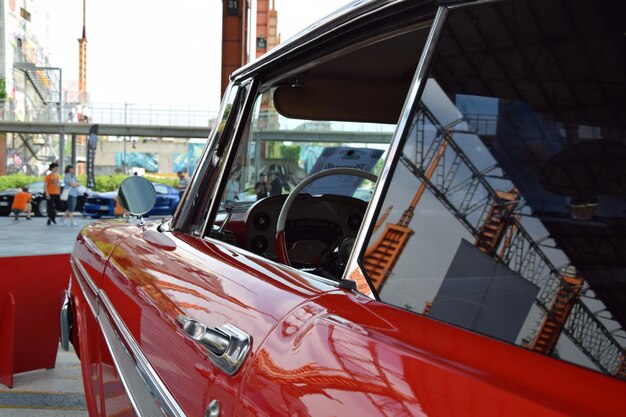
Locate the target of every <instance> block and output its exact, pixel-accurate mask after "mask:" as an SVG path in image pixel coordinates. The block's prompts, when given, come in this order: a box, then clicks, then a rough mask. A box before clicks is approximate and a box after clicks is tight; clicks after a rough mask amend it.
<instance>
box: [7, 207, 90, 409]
mask: <svg viewBox="0 0 626 417" xmlns="http://www.w3.org/2000/svg"><path fill="white" fill-rule="evenodd" d="M46 221H47V218H45V217H33V218H32V219H31V220H26V217H24V216H22V217H20V219H19V220H18V221H15V220H14V218H13V217H12V216H9V217H4V216H0V256H2V257H11V256H28V255H46V254H60V253H70V252H71V251H72V247H73V246H74V241H75V240H76V236H77V234H78V232H79V231H80V229H81V228H82V227H83V226H85V225H86V224H88V223H91V222H93V221H94V220H93V219H84V218H83V217H82V216H80V215H79V214H78V215H77V216H76V217H75V221H76V223H78V226H74V227H67V226H64V225H63V224H62V222H63V216H58V217H57V224H56V225H50V226H47V225H46ZM70 346H71V345H70ZM86 416H88V413H87V406H86V404H85V395H84V391H83V382H82V377H81V370H80V362H79V360H78V357H77V356H76V354H75V353H74V351H73V350H70V351H69V352H64V351H62V350H59V352H58V354H57V360H56V367H55V368H54V369H39V370H35V371H31V372H24V373H20V374H15V376H14V386H13V388H12V389H9V388H7V387H6V386H4V385H2V384H0V417H86Z"/></svg>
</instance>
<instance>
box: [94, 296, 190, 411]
mask: <svg viewBox="0 0 626 417" xmlns="http://www.w3.org/2000/svg"><path fill="white" fill-rule="evenodd" d="M99 294H100V302H101V304H102V306H103V307H104V309H103V311H104V312H106V313H107V314H106V315H105V314H101V316H100V317H101V319H105V317H106V316H107V315H108V316H110V317H111V319H112V321H113V324H112V325H111V323H107V324H108V325H111V329H110V330H111V331H112V332H113V335H114V336H115V337H116V338H117V339H118V341H119V342H120V343H122V346H121V347H123V348H124V350H125V352H126V353H127V354H128V359H129V360H130V361H132V363H133V364H134V366H135V368H134V370H135V371H136V372H137V373H138V375H139V376H140V377H141V381H142V382H143V383H144V385H145V387H146V389H147V390H148V392H149V393H150V395H151V396H152V397H153V398H154V400H155V406H157V407H158V408H159V409H160V411H162V413H163V414H164V415H166V416H175V417H178V416H180V417H183V416H185V413H184V411H183V410H182V408H181V407H180V405H179V404H178V403H177V402H176V400H175V399H174V397H173V396H172V394H171V393H170V392H169V391H168V389H167V387H166V386H165V384H164V383H163V381H162V380H161V378H160V377H159V375H158V374H157V372H156V370H155V369H154V368H153V367H152V365H151V364H150V362H149V361H148V359H147V358H146V357H145V355H144V354H143V353H142V352H141V349H140V348H139V345H138V344H137V342H136V341H135V339H134V337H133V336H132V334H131V333H130V331H129V330H128V328H127V327H126V325H125V324H124V322H123V321H122V319H121V318H120V316H119V314H118V313H117V311H116V310H115V308H114V307H113V305H112V304H111V302H110V301H109V299H108V297H107V296H106V294H104V293H103V292H102V291H100V292H99ZM106 319H108V317H106ZM103 321H104V320H101V327H102V329H103V333H104V326H102V322H103ZM113 335H111V333H110V332H109V334H108V335H107V334H106V333H105V339H106V342H107V345H108V346H109V348H111V344H112V343H113V342H115V340H114V339H113V338H112V336H113ZM111 353H112V355H113V350H111ZM118 353H119V352H118ZM120 359H121V358H120ZM116 365H117V364H116ZM118 371H119V372H120V375H122V376H124V377H125V378H127V379H132V375H129V374H128V369H126V368H123V367H119V368H118ZM126 389H127V392H128V393H129V396H133V395H141V394H140V393H137V392H133V391H134V390H135V387H134V386H133V387H130V388H129V387H128V386H126ZM159 406H160V407H159ZM136 411H137V412H138V413H139V411H138V410H137V409H136ZM139 415H141V416H143V415H144V414H141V413H139Z"/></svg>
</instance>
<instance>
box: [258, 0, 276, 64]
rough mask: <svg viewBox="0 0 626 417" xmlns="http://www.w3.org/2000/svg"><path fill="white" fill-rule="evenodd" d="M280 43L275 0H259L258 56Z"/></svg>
mask: <svg viewBox="0 0 626 417" xmlns="http://www.w3.org/2000/svg"><path fill="white" fill-rule="evenodd" d="M279 43H280V36H279V35H278V12H277V11H276V8H275V7H274V0H271V7H270V0H257V15H256V57H257V58H258V57H260V56H261V55H263V54H264V53H266V52H267V51H269V50H270V49H272V48H274V47H275V46H276V45H278V44H279Z"/></svg>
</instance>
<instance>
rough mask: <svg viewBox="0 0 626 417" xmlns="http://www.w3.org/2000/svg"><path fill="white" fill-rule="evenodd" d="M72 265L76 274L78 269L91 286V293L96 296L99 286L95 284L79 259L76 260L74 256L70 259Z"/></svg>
mask: <svg viewBox="0 0 626 417" xmlns="http://www.w3.org/2000/svg"><path fill="white" fill-rule="evenodd" d="M70 265H71V266H72V269H73V270H74V273H75V274H76V272H77V271H76V269H78V272H79V275H81V276H82V277H83V278H84V280H85V282H86V283H87V285H89V289H90V290H91V292H93V293H94V295H96V294H97V293H98V286H97V285H96V284H95V282H94V281H93V279H92V278H91V275H89V273H88V272H87V271H86V270H85V268H84V267H83V265H82V264H81V263H80V261H79V260H78V259H75V258H74V256H73V255H72V256H71V257H70Z"/></svg>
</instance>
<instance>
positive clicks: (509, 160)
mask: <svg viewBox="0 0 626 417" xmlns="http://www.w3.org/2000/svg"><path fill="white" fill-rule="evenodd" d="M599 3H600V2H599ZM599 3H595V2H587V1H583V0H580V1H571V2H568V5H567V6H566V5H565V4H564V3H562V2H559V1H545V0H542V1H525V2H509V3H504V2H502V3H500V2H498V3H492V4H489V5H481V6H478V7H467V8H462V9H459V10H456V11H454V12H452V13H451V15H450V17H449V20H448V22H447V24H446V29H445V31H444V35H443V38H442V41H441V43H440V45H439V49H438V53H437V57H436V59H435V61H434V66H433V67H432V71H431V75H430V78H429V79H428V80H427V82H426V86H425V91H424V93H423V96H422V100H421V103H420V106H419V108H418V111H417V112H416V113H415V114H414V115H413V116H412V124H411V126H410V131H409V132H408V135H407V138H406V142H405V143H404V145H403V148H402V149H401V154H400V155H399V159H398V163H397V164H396V165H395V166H394V167H393V173H392V175H391V178H390V180H389V182H388V184H389V185H388V190H387V193H386V197H385V199H384V201H383V202H382V203H381V205H380V206H379V212H380V215H379V218H378V221H377V222H376V224H375V225H372V228H371V230H370V231H369V236H370V237H369V239H368V242H367V246H366V248H365V249H364V251H363V253H362V255H361V258H360V263H361V265H362V267H363V270H364V271H365V272H366V275H367V277H368V278H369V279H370V281H371V283H372V285H373V287H374V288H375V289H376V290H377V292H378V295H379V297H380V299H381V300H382V301H383V302H386V303H389V304H393V305H395V306H397V307H400V308H403V309H407V310H410V311H412V312H415V313H418V314H423V315H427V316H429V317H431V318H433V319H436V320H440V321H443V322H446V323H450V324H452V325H455V326H459V327H462V328H464V329H468V330H470V331H473V332H477V333H481V334H483V335H487V336H490V337H493V338H496V339H499V340H503V341H506V342H509V343H512V344H515V345H519V346H521V347H523V348H525V349H529V350H532V351H535V352H538V353H541V354H544V355H549V356H552V357H555V358H560V359H562V360H566V361H570V362H574V363H577V364H580V365H583V366H586V367H589V368H592V369H596V370H598V371H601V372H604V373H606V374H609V375H614V376H622V377H623V376H624V375H625V370H626V367H625V362H624V348H623V338H622V336H625V335H626V333H625V332H624V330H623V328H624V326H626V309H625V308H624V304H623V294H624V293H625V292H626V281H625V280H624V271H625V270H626V240H625V239H624V236H626V235H625V232H626V209H625V208H626V187H625V186H624V184H626V169H625V168H624V167H625V166H626V145H625V144H624V138H625V137H626V132H625V126H624V124H625V123H626V114H625V111H626V110H625V108H624V106H623V105H622V104H619V105H617V103H623V97H624V93H625V92H626V81H625V76H624V74H626V68H625V67H624V65H625V64H624V63H625V62H626V59H625V58H626V54H625V49H624V41H623V33H624V32H625V29H626V24H625V23H624V22H623V21H621V20H620V19H615V21H613V22H611V21H610V19H609V20H608V22H610V23H611V24H612V25H613V27H608V28H607V27H604V26H603V27H600V26H601V24H600V22H605V23H602V24H603V25H604V24H606V22H607V20H606V19H604V18H600V15H602V14H603V13H605V9H604V8H605V6H607V4H608V5H615V4H617V3H616V2H613V1H606V2H601V3H603V4H604V3H606V4H604V5H603V6H602V7H600V6H599ZM547 9H549V10H550V14H551V18H550V23H549V24H548V23H547V22H543V21H542V19H540V18H539V17H538V15H537V14H535V13H534V11H535V10H547ZM570 9H571V10H570ZM608 9H610V7H608ZM572 10H573V11H572ZM578 20H580V21H578ZM596 26H598V27H596ZM557 39H558V41H557ZM594 45H602V48H603V49H602V50H596V49H594V48H595V46H594ZM618 97H619V98H618ZM608 282H611V285H609V286H607V283H608ZM609 287H610V288H609ZM597 312H601V313H600V314H596V313H597Z"/></svg>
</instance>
